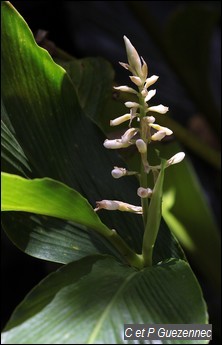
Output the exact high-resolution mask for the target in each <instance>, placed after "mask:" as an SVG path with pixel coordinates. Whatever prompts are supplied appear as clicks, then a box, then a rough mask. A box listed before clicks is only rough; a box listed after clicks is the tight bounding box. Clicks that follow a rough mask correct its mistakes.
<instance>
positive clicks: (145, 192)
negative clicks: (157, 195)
mask: <svg viewBox="0 0 222 345" xmlns="http://www.w3.org/2000/svg"><path fill="white" fill-rule="evenodd" d="M152 193H153V191H152V189H150V188H143V187H139V188H138V189H137V195H138V196H139V197H140V198H150V197H151V196H152Z"/></svg>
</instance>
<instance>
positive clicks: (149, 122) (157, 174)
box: [95, 36, 185, 268]
mask: <svg viewBox="0 0 222 345" xmlns="http://www.w3.org/2000/svg"><path fill="white" fill-rule="evenodd" d="M124 41H125V46H126V52H127V58H128V63H123V62H120V64H121V66H123V67H124V68H125V69H127V70H128V71H129V72H131V73H132V75H130V76H129V78H130V80H131V82H132V83H133V84H134V86H135V87H136V88H137V89H134V88H132V87H129V86H126V85H124V86H118V87H115V89H116V90H119V91H121V92H128V93H133V94H134V95H136V96H137V97H138V101H137V102H132V101H127V102H125V106H126V108H128V109H130V110H129V112H128V113H126V114H125V115H122V116H120V117H117V118H116V119H114V120H111V121H110V125H111V126H117V125H119V124H122V123H123V122H126V121H129V128H128V129H127V130H126V132H125V133H124V134H123V135H122V137H121V138H119V139H113V140H108V139H106V140H105V142H104V146H105V147H106V148H107V149H122V148H126V147H129V146H131V145H135V146H136V148H137V151H138V154H139V155H140V158H141V166H140V170H139V171H138V172H136V171H132V172H130V171H128V170H126V169H125V168H121V167H114V169H113V170H112V172H111V174H112V176H113V178H115V179H119V178H121V177H125V176H127V175H138V177H139V182H140V187H139V188H138V189H137V195H138V196H140V198H141V206H134V205H131V204H128V203H126V202H123V201H118V200H102V201H97V202H96V208H95V211H99V210H100V209H105V210H110V211H125V212H132V213H135V214H139V215H142V217H143V224H144V237H143V244H142V254H137V253H134V254H135V256H134V258H133V260H131V259H130V260H128V261H129V262H130V264H131V265H134V266H135V267H137V268H141V267H147V266H151V265H152V264H153V262H152V257H153V248H154V245H155V241H156V238H157V234H158V230H159V225H160V221H161V216H162V209H161V207H162V194H163V181H164V170H165V169H166V168H167V167H169V166H170V165H173V164H176V163H179V162H181V161H182V160H183V159H184V156H185V154H184V153H183V152H179V153H177V154H176V155H174V156H173V157H171V158H170V159H168V160H164V159H161V164H159V165H156V166H151V165H150V164H149V162H148V158H147V157H148V146H149V144H150V143H151V142H152V141H154V142H155V141H161V140H162V139H163V138H164V137H165V136H168V135H172V133H173V132H172V130H171V129H169V128H167V127H163V126H160V125H159V124H156V123H155V120H156V119H155V117H154V116H152V115H150V114H149V113H150V112H152V113H153V112H157V113H159V114H166V112H167V111H168V110H169V108H168V107H166V106H164V105H162V104H160V105H154V106H153V105H152V106H149V104H148V102H149V101H150V100H151V99H152V98H153V97H154V96H155V94H156V89H152V90H148V88H149V87H150V86H152V85H153V84H155V83H156V81H157V80H158V78H159V77H158V76H156V75H153V76H150V77H148V67H147V64H146V62H145V61H144V59H143V58H142V57H141V58H140V57H139V55H138V53H137V51H136V49H135V48H134V46H133V45H132V44H131V42H130V40H129V39H128V38H127V37H126V36H124ZM134 119H136V120H137V124H138V123H139V128H137V127H135V128H134V127H131V125H132V122H133V121H134ZM150 171H152V174H153V180H154V187H153V189H151V188H150V186H148V178H147V177H148V174H149V173H150ZM115 233H116V232H115ZM116 234H117V233H116ZM117 235H118V234H117ZM117 238H118V241H120V237H119V235H118V237H116V236H113V238H112V241H114V242H115V241H117ZM121 241H123V242H121V243H122V244H123V243H124V240H123V239H121ZM122 244H121V247H124V245H123V246H122ZM116 246H117V247H118V245H117V243H116ZM120 251H121V250H120ZM122 254H123V253H122Z"/></svg>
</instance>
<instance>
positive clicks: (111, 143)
mask: <svg viewBox="0 0 222 345" xmlns="http://www.w3.org/2000/svg"><path fill="white" fill-rule="evenodd" d="M103 145H104V146H105V148H106V149H122V148H124V147H128V146H130V145H131V143H129V142H125V143H123V142H122V140H121V139H113V140H108V139H106V140H105V141H104V143H103Z"/></svg>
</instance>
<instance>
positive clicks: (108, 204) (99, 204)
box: [94, 200, 142, 214]
mask: <svg viewBox="0 0 222 345" xmlns="http://www.w3.org/2000/svg"><path fill="white" fill-rule="evenodd" d="M101 209H105V210H109V211H114V210H118V211H126V212H132V213H136V214H142V207H141V206H134V205H131V204H127V203H125V202H122V201H117V200H102V201H96V208H95V209H94V211H95V212H96V211H98V210H101Z"/></svg>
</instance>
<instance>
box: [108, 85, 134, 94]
mask: <svg viewBox="0 0 222 345" xmlns="http://www.w3.org/2000/svg"><path fill="white" fill-rule="evenodd" d="M113 88H114V89H115V90H118V91H123V92H129V93H135V94H137V91H136V90H134V89H133V88H132V87H129V86H126V85H123V86H114V87H113Z"/></svg>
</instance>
